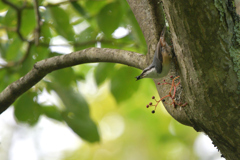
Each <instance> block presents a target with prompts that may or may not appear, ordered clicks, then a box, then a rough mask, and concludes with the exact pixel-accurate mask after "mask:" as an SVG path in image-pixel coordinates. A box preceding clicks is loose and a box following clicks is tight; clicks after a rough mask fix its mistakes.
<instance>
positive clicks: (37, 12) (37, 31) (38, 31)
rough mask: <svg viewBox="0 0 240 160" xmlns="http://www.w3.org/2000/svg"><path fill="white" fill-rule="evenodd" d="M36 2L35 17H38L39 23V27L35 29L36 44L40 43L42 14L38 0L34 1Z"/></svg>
mask: <svg viewBox="0 0 240 160" xmlns="http://www.w3.org/2000/svg"><path fill="white" fill-rule="evenodd" d="M33 3H34V11H35V19H36V24H37V27H36V29H35V45H38V44H39V37H40V33H41V27H40V26H41V24H40V23H41V16H40V13H39V6H38V1H37V0H34V1H33Z"/></svg>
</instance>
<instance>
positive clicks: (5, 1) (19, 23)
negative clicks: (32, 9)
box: [2, 0, 26, 41]
mask: <svg viewBox="0 0 240 160" xmlns="http://www.w3.org/2000/svg"><path fill="white" fill-rule="evenodd" d="M2 2H3V3H5V4H7V5H9V6H11V7H12V8H14V9H15V10H16V12H17V28H16V32H17V34H18V36H19V38H20V39H21V40H22V41H26V39H24V38H23V36H22V34H21V32H20V28H21V23H22V10H23V9H24V8H25V6H26V1H25V2H24V5H23V6H22V7H20V8H19V7H18V6H16V5H15V4H13V3H11V2H9V1H7V0H2Z"/></svg>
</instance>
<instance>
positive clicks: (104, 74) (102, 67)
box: [94, 63, 115, 86]
mask: <svg viewBox="0 0 240 160" xmlns="http://www.w3.org/2000/svg"><path fill="white" fill-rule="evenodd" d="M114 66H115V63H99V64H98V66H97V67H96V69H95V72H94V76H95V80H96V83H97V85H98V86H100V85H101V84H102V83H103V82H104V81H105V80H106V79H107V78H108V77H110V76H111V75H112V73H113V72H114V70H115V69H114Z"/></svg>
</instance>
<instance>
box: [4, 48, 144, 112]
mask: <svg viewBox="0 0 240 160" xmlns="http://www.w3.org/2000/svg"><path fill="white" fill-rule="evenodd" d="M145 59H146V58H145V56H144V55H142V54H139V53H134V52H130V51H125V50H118V49H108V48H88V49H85V50H81V51H77V52H73V53H70V54H66V55H62V56H56V57H52V58H48V59H45V60H42V61H39V62H37V63H36V64H35V65H34V67H33V69H32V70H31V71H30V72H28V73H27V74H26V75H25V76H23V77H21V78H20V79H19V80H17V81H15V82H13V83H12V84H10V85H9V86H8V87H7V88H5V89H4V90H3V91H2V92H1V93H0V113H2V112H4V111H5V110H6V109H7V108H8V107H9V106H10V105H11V104H12V103H13V102H14V101H15V100H16V99H17V98H18V97H19V96H20V95H22V94H23V93H24V92H26V91H27V90H29V89H30V88H31V87H32V86H34V85H35V84H36V83H38V82H39V81H40V80H41V79H42V78H43V77H44V76H46V75H47V74H48V73H50V72H52V71H55V70H58V69H62V68H66V67H71V66H74V65H78V64H83V63H93V62H114V63H121V64H125V65H128V66H131V67H135V68H139V69H143V67H145V61H146V60H145Z"/></svg>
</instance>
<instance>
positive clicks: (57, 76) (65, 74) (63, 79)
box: [49, 67, 76, 87]
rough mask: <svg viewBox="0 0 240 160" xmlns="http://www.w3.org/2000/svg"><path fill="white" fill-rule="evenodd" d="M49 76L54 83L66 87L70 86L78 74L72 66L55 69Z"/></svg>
mask: <svg viewBox="0 0 240 160" xmlns="http://www.w3.org/2000/svg"><path fill="white" fill-rule="evenodd" d="M49 76H50V77H51V80H52V81H53V82H54V83H57V84H59V85H60V86H65V87H68V86H70V85H71V84H72V83H73V82H75V80H76V76H75V74H74V71H73V69H72V68H71V67H68V68H64V69H60V70H56V71H53V72H52V73H51V74H50V75H49Z"/></svg>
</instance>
